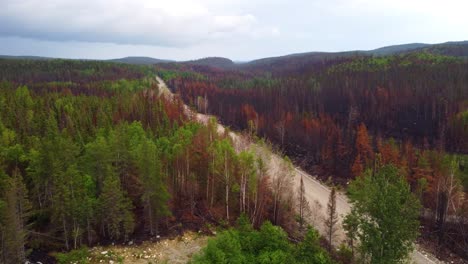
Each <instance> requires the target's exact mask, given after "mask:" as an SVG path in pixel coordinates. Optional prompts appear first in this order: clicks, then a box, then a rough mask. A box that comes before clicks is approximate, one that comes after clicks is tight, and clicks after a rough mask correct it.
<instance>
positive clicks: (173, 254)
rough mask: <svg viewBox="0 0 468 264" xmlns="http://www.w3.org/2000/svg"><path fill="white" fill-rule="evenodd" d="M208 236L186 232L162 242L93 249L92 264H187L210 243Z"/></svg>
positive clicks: (90, 259)
mask: <svg viewBox="0 0 468 264" xmlns="http://www.w3.org/2000/svg"><path fill="white" fill-rule="evenodd" d="M208 238H209V237H208V236H206V235H204V234H200V233H195V232H186V233H185V234H184V235H183V236H180V237H176V238H173V239H162V240H160V241H155V242H151V241H147V242H143V243H142V244H140V245H136V244H133V242H132V241H130V242H129V243H127V244H125V245H113V246H112V245H111V246H105V247H101V246H99V247H93V248H91V249H90V257H89V258H88V261H89V263H90V264H94V263H109V264H112V263H115V264H117V263H125V264H126V263H129V264H149V263H153V264H156V263H176V264H177V263H187V262H188V261H189V260H190V259H191V258H192V256H193V255H194V254H196V253H198V252H199V251H200V250H201V249H202V248H203V247H204V246H206V244H207V242H208Z"/></svg>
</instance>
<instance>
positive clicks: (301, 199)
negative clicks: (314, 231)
mask: <svg viewBox="0 0 468 264" xmlns="http://www.w3.org/2000/svg"><path fill="white" fill-rule="evenodd" d="M298 211H299V217H298V218H299V228H300V229H301V230H303V229H304V224H305V222H306V220H307V219H308V218H309V217H310V215H311V211H310V205H309V201H307V197H306V195H305V187H304V179H303V178H302V175H301V182H300V185H299V189H298Z"/></svg>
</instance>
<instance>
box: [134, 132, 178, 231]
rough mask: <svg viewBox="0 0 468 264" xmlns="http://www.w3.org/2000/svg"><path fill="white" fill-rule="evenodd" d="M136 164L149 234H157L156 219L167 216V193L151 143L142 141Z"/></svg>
mask: <svg viewBox="0 0 468 264" xmlns="http://www.w3.org/2000/svg"><path fill="white" fill-rule="evenodd" d="M137 164H138V170H139V173H140V177H141V181H142V183H143V189H144V190H143V195H142V197H141V198H142V202H143V206H144V207H145V210H146V214H145V217H146V219H147V224H148V226H149V230H150V234H151V235H154V233H155V232H157V227H158V219H159V218H160V217H162V216H167V215H169V214H170V211H169V209H168V206H167V202H168V200H169V193H168V191H167V189H166V185H165V183H164V178H163V174H162V168H161V160H160V159H159V154H158V150H157V148H156V145H155V144H154V142H153V141H151V140H149V139H147V140H143V143H142V144H141V146H140V148H139V149H138V151H137Z"/></svg>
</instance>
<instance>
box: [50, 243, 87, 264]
mask: <svg viewBox="0 0 468 264" xmlns="http://www.w3.org/2000/svg"><path fill="white" fill-rule="evenodd" d="M88 257H89V251H88V248H86V247H82V248H79V249H74V250H71V251H69V252H66V253H57V254H56V255H55V258H56V259H57V263H59V264H69V263H77V264H86V263H88V262H89V261H88Z"/></svg>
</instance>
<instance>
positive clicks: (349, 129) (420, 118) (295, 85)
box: [157, 50, 468, 254]
mask: <svg viewBox="0 0 468 264" xmlns="http://www.w3.org/2000/svg"><path fill="white" fill-rule="evenodd" d="M446 53H447V52H446ZM306 58H307V59H306ZM157 67H158V74H160V75H161V76H162V77H163V78H164V79H165V80H166V81H167V82H168V83H169V84H170V85H169V86H170V87H171V88H172V89H173V90H174V92H177V93H178V94H180V95H181V98H182V99H183V100H184V101H185V102H186V103H187V104H189V105H191V106H193V107H194V108H196V109H198V111H200V112H204V113H209V114H213V115H216V116H218V117H219V119H220V121H221V122H223V123H224V124H226V125H229V126H231V127H233V128H235V129H237V130H244V131H247V133H250V134H255V135H258V136H260V137H263V138H266V139H268V140H270V141H271V142H273V143H274V144H275V145H277V146H278V147H280V148H281V149H282V150H283V151H284V152H285V153H286V154H287V155H288V156H290V157H291V158H292V159H293V160H294V163H295V164H299V165H301V166H302V167H304V168H306V169H307V170H308V171H309V172H311V173H313V174H317V175H319V176H320V177H322V178H323V179H329V180H332V181H334V182H335V183H338V184H342V185H346V183H348V182H349V181H350V180H352V179H354V178H356V177H358V176H359V175H361V174H362V173H363V172H364V171H365V169H366V168H376V167H379V166H381V165H382V164H394V165H396V166H397V167H399V168H401V169H402V170H403V171H404V172H405V173H404V176H405V177H406V179H407V181H408V182H409V184H410V186H411V189H412V191H413V192H414V193H417V194H418V196H419V197H420V199H421V200H422V202H423V204H424V206H425V208H427V210H426V211H425V213H424V214H423V215H424V216H425V217H424V219H426V220H427V221H428V223H429V224H428V226H430V227H427V228H428V229H430V230H433V229H434V230H445V225H446V215H450V216H454V215H465V217H466V212H467V210H468V207H467V206H468V203H467V200H466V198H464V197H466V193H467V191H468V158H467V157H468V156H467V154H468V62H467V61H466V60H465V59H463V58H460V57H452V56H445V55H440V54H436V53H431V52H429V50H425V51H417V52H406V53H403V54H398V55H389V56H367V55H362V54H356V55H350V54H346V56H339V54H334V55H333V56H331V55H323V54H310V55H306V56H305V55H304V56H302V57H301V56H300V55H297V56H290V57H284V58H283V57H282V58H279V59H276V60H275V59H269V60H266V61H262V60H260V61H258V62H252V63H247V64H245V65H243V64H240V65H238V66H237V67H234V68H219V67H210V66H206V65H187V64H176V63H168V64H160V65H158V66H157ZM465 219H466V218H465ZM452 224H453V223H452ZM455 225H456V224H455ZM460 226H466V223H465V224H461V225H460ZM460 226H459V227H457V228H461V227H460ZM462 229H463V228H462ZM462 229H459V230H458V231H454V232H452V231H451V232H448V233H451V236H453V239H445V240H444V239H442V236H443V235H441V236H440V237H439V241H440V243H442V242H446V243H448V244H450V247H451V248H452V249H454V248H456V249H457V250H458V251H459V252H464V253H463V254H467V253H468V252H466V248H467V247H466V245H467V243H468V236H467V235H466V232H460V231H461V230H462ZM428 233H432V231H428ZM436 233H437V232H436ZM439 233H446V232H445V231H441V232H439ZM447 241H449V242H447ZM460 241H463V242H460Z"/></svg>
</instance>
